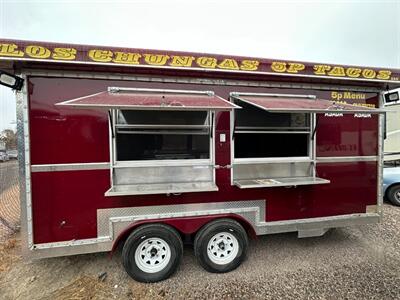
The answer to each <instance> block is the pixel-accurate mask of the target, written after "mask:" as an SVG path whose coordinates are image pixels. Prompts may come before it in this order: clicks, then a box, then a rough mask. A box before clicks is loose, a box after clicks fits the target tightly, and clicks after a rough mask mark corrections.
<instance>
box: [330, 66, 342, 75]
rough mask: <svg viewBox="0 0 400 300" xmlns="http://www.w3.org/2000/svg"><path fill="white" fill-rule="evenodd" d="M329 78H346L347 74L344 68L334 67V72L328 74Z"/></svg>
mask: <svg viewBox="0 0 400 300" xmlns="http://www.w3.org/2000/svg"><path fill="white" fill-rule="evenodd" d="M328 75H329V76H340V77H343V76H346V73H345V72H344V68H343V67H333V68H332V70H330V71H329V72H328Z"/></svg>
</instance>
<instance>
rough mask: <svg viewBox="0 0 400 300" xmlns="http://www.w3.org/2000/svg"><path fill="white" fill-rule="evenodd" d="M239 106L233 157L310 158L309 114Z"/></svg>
mask: <svg viewBox="0 0 400 300" xmlns="http://www.w3.org/2000/svg"><path fill="white" fill-rule="evenodd" d="M240 106H241V107H242V109H240V110H237V111H236V112H235V129H234V143H235V146H234V149H235V152H234V157H235V158H239V159H240V158H277V157H285V158H288V157H310V155H311V152H310V150H311V149H310V134H311V127H310V118H311V116H310V115H311V114H308V113H270V112H267V111H265V110H262V109H260V108H257V107H254V106H252V105H250V104H247V103H241V104H240Z"/></svg>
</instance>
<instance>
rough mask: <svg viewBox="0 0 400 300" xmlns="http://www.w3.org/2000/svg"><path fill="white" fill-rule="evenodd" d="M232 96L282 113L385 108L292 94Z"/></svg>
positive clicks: (362, 110)
mask: <svg viewBox="0 0 400 300" xmlns="http://www.w3.org/2000/svg"><path fill="white" fill-rule="evenodd" d="M231 97H232V98H234V99H237V100H240V101H243V102H245V103H247V104H250V105H253V106H255V107H258V108H260V109H263V110H266V111H268V112H281V113H287V112H291V113H336V114H337V113H342V114H357V113H361V114H378V113H384V112H385V111H384V110H380V109H376V108H369V107H364V106H357V105H351V104H343V103H338V102H335V101H330V100H322V99H317V98H316V97H312V96H302V95H299V96H297V95H292V96H290V97H287V96H282V95H281V96H278V95H277V96H273V95H262V94H260V95H254V94H233V95H231Z"/></svg>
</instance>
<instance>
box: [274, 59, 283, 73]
mask: <svg viewBox="0 0 400 300" xmlns="http://www.w3.org/2000/svg"><path fill="white" fill-rule="evenodd" d="M271 69H272V70H273V71H275V72H279V73H282V72H286V63H285V62H279V61H274V62H272V64H271Z"/></svg>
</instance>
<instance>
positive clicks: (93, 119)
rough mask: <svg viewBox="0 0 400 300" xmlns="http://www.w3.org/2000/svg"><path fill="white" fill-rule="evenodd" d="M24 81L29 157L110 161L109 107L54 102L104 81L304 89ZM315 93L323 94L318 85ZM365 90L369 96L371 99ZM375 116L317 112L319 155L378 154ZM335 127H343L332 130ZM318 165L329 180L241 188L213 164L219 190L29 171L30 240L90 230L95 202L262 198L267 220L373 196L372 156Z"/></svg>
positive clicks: (223, 119) (351, 208)
mask: <svg viewBox="0 0 400 300" xmlns="http://www.w3.org/2000/svg"><path fill="white" fill-rule="evenodd" d="M29 82H30V97H29V105H30V133H31V161H32V164H54V163H55V164H58V163H80V162H81V163H87V162H99V161H101V162H107V161H109V153H108V149H109V145H108V140H109V139H108V125H107V124H108V120H107V113H106V112H104V111H96V110H77V109H73V108H68V107H60V106H55V103H58V102H61V101H65V100H67V99H72V98H76V97H79V96H81V95H85V94H86V95H88V94H92V93H95V92H97V91H101V90H105V89H106V88H107V86H126V87H135V88H168V89H182V88H185V89H188V90H214V91H215V92H216V93H217V94H218V95H221V96H222V97H225V98H227V97H228V96H229V93H230V92H232V91H235V92H240V91H244V92H259V93H267V92H268V93H274V92H280V93H282V92H287V93H293V92H299V93H303V94H308V93H310V91H305V90H295V91H294V90H278V89H268V88H251V87H231V86H210V85H182V84H165V83H152V82H130V81H111V80H90V79H72V78H68V79H67V78H30V80H29ZM318 93H320V94H321V96H324V94H323V93H324V92H323V91H318ZM326 93H330V92H326ZM371 97H372V96H371V95H370V96H369V99H375V98H371ZM374 97H375V96H374ZM365 101H369V102H371V103H375V102H372V101H375V100H368V99H367V100H365ZM229 115H230V114H229V112H219V113H218V114H217V118H216V134H217V136H216V141H215V149H216V164H218V165H221V166H225V165H228V164H230V163H231V159H230V154H231V153H230V151H231V145H230V139H229V136H230V131H229V124H230V117H229ZM377 122H378V118H377V117H376V116H372V117H371V118H366V119H357V118H354V117H353V116H351V115H347V116H346V115H345V116H344V117H340V118H329V117H324V116H323V115H321V117H320V120H319V125H318V130H317V150H318V153H317V154H318V156H344V155H357V154H355V153H361V154H360V155H376V154H377V146H376V145H377V138H378V132H377V129H378V125H377V124H378V123H377ZM337 131H340V132H341V133H340V134H339V135H337V134H336V133H337ZM219 134H226V136H227V142H225V143H221V142H220V141H219ZM353 140H358V141H359V142H357V143H356V144H355V145H356V150H353V148H351V149H350V150H346V147H347V146H346V147H343V145H350V144H351V143H353ZM332 149H333V150H332ZM317 171H318V176H319V177H322V178H326V179H329V180H331V184H327V185H317V186H302V187H297V188H280V187H277V188H263V189H249V190H241V189H239V188H237V187H235V186H231V185H230V169H218V170H217V171H216V172H217V177H216V178H217V179H216V180H217V185H218V187H219V191H218V192H208V193H184V194H182V195H171V196H166V195H141V196H120V197H105V196H104V192H105V191H106V190H108V189H109V188H110V174H109V171H108V170H93V171H62V172H40V173H32V174H31V175H32V201H33V203H32V204H33V207H32V210H33V222H34V224H33V225H34V242H35V243H45V242H56V241H66V240H72V239H83V238H94V237H96V236H97V224H96V214H97V209H101V208H114V207H132V206H148V205H168V204H171V203H174V204H185V203H207V202H221V201H222V202H225V201H243V200H261V199H266V218H267V221H282V220H293V219H300V218H311V217H316V216H331V215H337V214H350V213H358V212H365V207H366V205H370V204H376V199H377V195H376V189H377V178H376V174H377V164H376V163H375V162H359V163H357V162H356V163H340V164H326V163H324V164H320V165H318V168H317ZM63 221H65V222H63Z"/></svg>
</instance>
